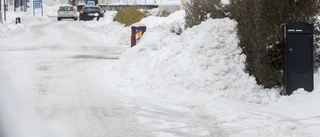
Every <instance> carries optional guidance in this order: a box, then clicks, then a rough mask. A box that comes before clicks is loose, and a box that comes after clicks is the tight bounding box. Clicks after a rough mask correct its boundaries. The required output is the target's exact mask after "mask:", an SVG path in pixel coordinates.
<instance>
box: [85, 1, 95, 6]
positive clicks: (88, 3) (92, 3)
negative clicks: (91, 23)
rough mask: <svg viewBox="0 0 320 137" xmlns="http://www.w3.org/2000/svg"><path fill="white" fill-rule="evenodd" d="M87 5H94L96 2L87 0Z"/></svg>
mask: <svg viewBox="0 0 320 137" xmlns="http://www.w3.org/2000/svg"><path fill="white" fill-rule="evenodd" d="M87 5H88V6H94V5H96V3H95V2H94V1H87Z"/></svg>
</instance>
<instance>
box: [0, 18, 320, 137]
mask: <svg viewBox="0 0 320 137" xmlns="http://www.w3.org/2000/svg"><path fill="white" fill-rule="evenodd" d="M102 21H103V20H102ZM95 23H96V22H86V23H85V22H78V21H72V20H63V21H59V22H58V21H56V19H55V18H51V19H47V20H46V21H44V22H42V23H36V24H34V25H31V27H27V29H26V30H25V31H26V32H24V33H22V34H16V35H14V36H13V37H9V38H1V39H0V43H1V46H0V66H1V67H0V70H1V71H0V72H1V75H0V76H6V77H5V78H6V82H7V83H9V85H10V87H11V88H13V89H11V90H6V92H8V91H9V92H15V93H14V94H13V96H14V97H12V98H10V101H9V102H11V103H17V104H19V105H21V107H18V106H16V105H12V106H9V107H11V108H15V110H14V111H15V112H13V113H14V114H15V115H14V116H13V115H10V114H8V115H1V114H2V113H0V116H4V117H11V118H9V120H8V121H9V123H13V121H10V120H12V119H17V118H18V117H22V118H21V119H19V118H18V119H19V120H17V121H15V122H17V123H19V124H21V125H24V127H21V133H23V134H24V135H20V136H19V135H16V133H12V134H13V136H12V137H43V136H46V137H57V136H60V137H229V136H230V137H239V136H240V137H242V136H246V137H256V136H259V137H270V136H272V137H276V136H277V137H287V136H288V137H289V136H296V137H302V136H303V137H304V136H310V137H316V136H318V135H320V134H319V133H317V129H318V127H320V123H319V111H318V108H319V107H320V104H312V100H317V99H316V98H317V96H312V95H311V94H307V93H305V92H301V94H299V92H298V93H297V94H296V95H293V96H292V97H290V98H289V97H282V98H280V99H278V102H276V101H274V102H272V101H270V102H269V104H264V105H262V104H255V103H249V102H245V101H241V100H239V101H237V100H234V99H228V98H227V97H226V98H225V97H220V96H219V95H213V94H210V93H205V92H193V91H188V90H185V89H184V88H177V87H175V86H172V87H165V88H163V87H161V88H157V87H151V88H152V89H150V87H148V86H145V87H142V88H141V87H140V86H143V85H138V86H137V87H134V86H135V85H134V84H132V83H131V84H130V82H128V83H126V82H127V81H125V80H122V82H123V83H119V81H121V80H119V79H122V76H120V74H121V70H120V69H121V65H120V63H121V62H120V61H119V57H120V56H121V54H122V53H123V52H125V51H126V50H128V49H127V47H125V46H121V45H117V44H115V43H117V42H115V41H116V39H117V38H121V37H126V36H122V35H121V36H120V35H119V34H117V35H113V34H108V37H106V34H103V33H100V32H99V31H97V30H91V29H90V27H83V26H86V25H87V26H90V25H94V24H95ZM83 24H86V25H83ZM109 25H111V27H110V32H108V33H116V31H115V30H116V29H117V28H112V27H113V26H112V25H115V24H109ZM115 26H116V25H115ZM113 29H114V30H113ZM119 31H121V30H119ZM150 32H151V33H149V34H152V31H150ZM112 36H114V37H112ZM175 37H177V36H175ZM164 41H166V40H164ZM168 41H169V40H168ZM138 63H139V62H138ZM122 67H123V66H122ZM136 75H143V73H137V74H136ZM142 77H143V76H142ZM152 84H153V83H152ZM152 84H151V85H152ZM156 84H157V83H156ZM1 95H7V94H5V90H3V91H2V92H0V101H1V99H3V98H4V96H1ZM259 95H260V94H258V93H257V94H256V96H259ZM299 96H305V97H304V98H299ZM1 97H2V98H1ZM5 97H6V98H7V97H9V96H5ZM257 98H258V97H257ZM261 98H263V97H261ZM259 99H260V98H259ZM308 100H311V101H309V102H308ZM1 103H2V102H1ZM1 103H0V105H1ZM293 103H297V104H293ZM310 104H312V105H310ZM304 106H309V107H304ZM0 107H1V106H0ZM303 111H308V113H302V112H303ZM26 115H27V116H26ZM32 117H35V118H32ZM0 120H1V117H0ZM38 120H39V121H40V122H37V121H38ZM36 123H38V124H36ZM37 125H42V126H43V125H45V126H44V127H42V126H37ZM0 126H1V125H0ZM19 126H20V125H19ZM19 126H18V127H19ZM16 127H17V125H16V126H12V127H11V128H13V129H14V131H13V132H16ZM31 131H32V133H29V134H30V135H29V136H27V135H26V133H27V132H31ZM38 133H39V134H40V135H38V136H35V135H33V134H38ZM10 137H11V136H10Z"/></svg>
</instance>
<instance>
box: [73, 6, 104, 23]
mask: <svg viewBox="0 0 320 137" xmlns="http://www.w3.org/2000/svg"><path fill="white" fill-rule="evenodd" d="M101 17H104V12H103V10H102V9H101V7H100V6H84V7H83V8H82V10H81V11H80V15H79V21H81V20H84V21H86V20H93V19H94V18H97V21H99V19H100V18H101Z"/></svg>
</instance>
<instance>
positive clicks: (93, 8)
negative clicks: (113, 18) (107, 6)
mask: <svg viewBox="0 0 320 137" xmlns="http://www.w3.org/2000/svg"><path fill="white" fill-rule="evenodd" d="M84 12H99V7H85V8H84Z"/></svg>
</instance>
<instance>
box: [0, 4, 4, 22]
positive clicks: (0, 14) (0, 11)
mask: <svg viewBox="0 0 320 137" xmlns="http://www.w3.org/2000/svg"><path fill="white" fill-rule="evenodd" d="M1 7H2V0H0V22H1V24H3V21H2V8H1Z"/></svg>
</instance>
